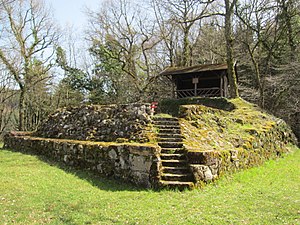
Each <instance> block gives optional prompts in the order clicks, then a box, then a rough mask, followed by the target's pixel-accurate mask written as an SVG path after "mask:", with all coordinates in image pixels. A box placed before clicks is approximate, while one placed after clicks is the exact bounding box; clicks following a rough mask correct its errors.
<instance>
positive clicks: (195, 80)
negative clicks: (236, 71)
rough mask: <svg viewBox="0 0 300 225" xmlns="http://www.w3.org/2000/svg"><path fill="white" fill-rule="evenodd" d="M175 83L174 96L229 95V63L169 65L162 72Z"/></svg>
mask: <svg viewBox="0 0 300 225" xmlns="http://www.w3.org/2000/svg"><path fill="white" fill-rule="evenodd" d="M161 75H162V76H167V77H168V78H169V79H170V80H171V81H172V84H173V97H176V98H186V97H195V96H200V97H228V77H227V64H203V65H197V66H191V67H169V68H167V69H165V70H164V71H163V72H161Z"/></svg>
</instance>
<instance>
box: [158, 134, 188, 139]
mask: <svg viewBox="0 0 300 225" xmlns="http://www.w3.org/2000/svg"><path fill="white" fill-rule="evenodd" d="M157 137H158V138H181V139H182V138H183V136H182V135H181V134H167V133H158V134H157Z"/></svg>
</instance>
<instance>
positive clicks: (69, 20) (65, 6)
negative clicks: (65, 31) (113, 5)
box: [45, 0, 103, 29]
mask: <svg viewBox="0 0 300 225" xmlns="http://www.w3.org/2000/svg"><path fill="white" fill-rule="evenodd" d="M102 1H103V0H45V2H46V4H47V5H50V6H51V7H52V8H53V10H54V12H53V14H54V17H55V18H54V19H55V20H56V21H57V22H58V23H59V25H60V26H61V27H62V28H64V27H65V26H73V27H74V28H75V29H84V27H85V24H86V23H87V17H86V15H85V14H84V10H85V8H86V7H88V8H90V9H93V10H95V9H97V8H99V7H100V5H101V2H102Z"/></svg>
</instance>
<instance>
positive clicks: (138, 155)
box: [4, 132, 158, 188]
mask: <svg viewBox="0 0 300 225" xmlns="http://www.w3.org/2000/svg"><path fill="white" fill-rule="evenodd" d="M29 135H30V134H28V133H24V132H23V133H20V132H19V133H18V132H12V133H9V134H7V135H5V137H4V142H5V147H7V148H11V149H14V150H16V151H20V152H30V153H34V154H36V155H43V156H46V157H49V158H51V159H53V160H55V161H60V162H64V163H65V164H66V165H69V166H72V167H76V168H80V169H88V170H91V171H93V172H95V173H96V174H101V175H104V176H106V177H113V178H117V179H121V180H124V181H127V182H131V183H133V184H135V185H138V186H141V187H146V188H150V187H153V186H154V185H155V183H157V181H158V178H157V174H158V168H157V154H158V149H157V148H158V147H157V146H152V145H146V144H121V143H120V144H118V143H104V142H88V141H75V140H74V141H73V140H62V139H49V138H38V137H32V136H29Z"/></svg>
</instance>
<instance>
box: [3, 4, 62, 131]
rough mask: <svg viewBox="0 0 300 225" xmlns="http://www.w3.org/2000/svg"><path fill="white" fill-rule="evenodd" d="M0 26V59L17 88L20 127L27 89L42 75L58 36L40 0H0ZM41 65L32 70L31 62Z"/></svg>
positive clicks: (39, 79) (37, 81)
mask: <svg viewBox="0 0 300 225" xmlns="http://www.w3.org/2000/svg"><path fill="white" fill-rule="evenodd" d="M0 3H1V6H2V8H1V15H2V18H3V19H2V24H3V30H1V40H0V60H1V62H2V63H3V64H4V65H5V66H6V69H7V70H8V71H9V72H10V73H11V74H12V76H13V78H14V80H15V81H16V83H17V85H18V88H19V116H18V117H19V126H18V129H19V130H23V129H24V120H25V114H24V108H25V103H26V94H27V92H28V90H29V89H30V88H31V87H33V86H34V85H36V84H37V83H39V82H41V81H43V80H44V79H46V77H47V76H45V75H46V74H47V71H49V69H50V67H51V63H50V60H51V58H52V55H53V52H54V51H53V46H54V45H55V42H56V41H57V39H58V34H57V31H56V28H55V25H54V24H53V22H52V18H51V15H50V14H49V10H48V9H47V8H46V7H45V4H44V2H43V1H38V0H15V1H5V0H1V2H0ZM37 61H38V62H39V63H41V64H42V65H43V66H42V67H40V68H42V69H41V70H40V71H39V73H38V74H37V73H35V72H36V71H33V70H34V66H33V65H34V64H35V62H37Z"/></svg>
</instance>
